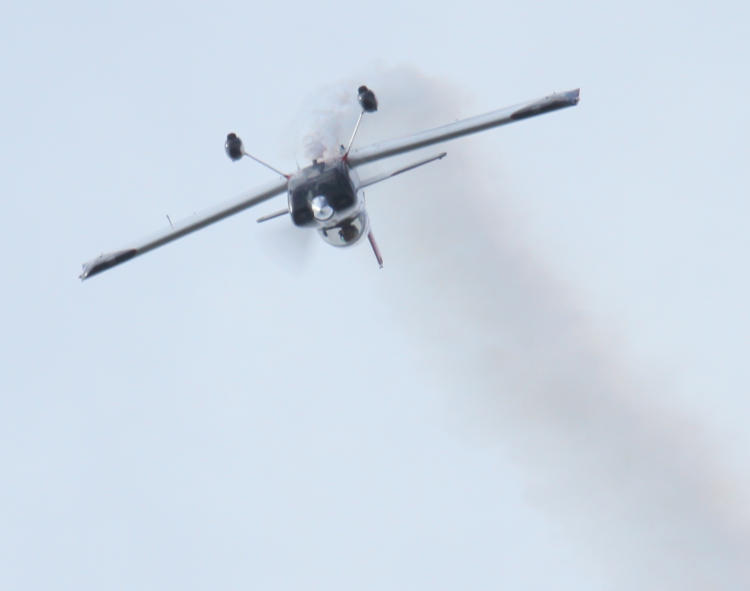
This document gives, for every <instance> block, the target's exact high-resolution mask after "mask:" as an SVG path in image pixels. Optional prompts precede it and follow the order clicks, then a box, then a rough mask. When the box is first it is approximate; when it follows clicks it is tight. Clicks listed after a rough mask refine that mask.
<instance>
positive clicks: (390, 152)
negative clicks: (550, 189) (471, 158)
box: [348, 88, 580, 166]
mask: <svg viewBox="0 0 750 591" xmlns="http://www.w3.org/2000/svg"><path fill="white" fill-rule="evenodd" d="M579 94H580V89H579V88H576V89H575V90H568V91H567V92H557V93H555V94H551V95H549V96H546V97H544V98H542V99H537V100H534V101H528V102H525V103H520V104H518V105H514V106H512V107H507V108H505V109H499V110H497V111H492V112H490V113H485V114H484V115H477V116H476V117H470V118H469V119H462V120H461V121H456V122H455V123H449V124H448V125H443V126H442V127H435V128H434V129H428V130H427V131H422V132H419V133H416V134H414V135H410V136H407V137H403V138H399V139H395V140H388V141H385V142H380V143H377V144H372V145H371V146H367V147H364V148H360V149H358V150H352V151H351V152H350V153H349V156H348V160H349V164H350V166H359V165H361V164H367V163H368V162H373V161H375V160H380V159H381V158H388V157H389V156H395V155H397V154H402V153H404V152H409V151H410V150H417V149H419V148H424V147H425V146H430V145H432V144H437V143H439V142H444V141H446V140H451V139H453V138H457V137H461V136H464V135H469V134H470V133H476V132H478V131H483V130H485V129H490V128H491V127H497V126H499V125H505V124H506V123H513V122H514V121H520V120H522V119H528V118H529V117H534V116H535V115H541V114H543V113H549V112H550V111H556V110H557V109H563V108H565V107H573V106H575V105H577V104H578V98H579Z"/></svg>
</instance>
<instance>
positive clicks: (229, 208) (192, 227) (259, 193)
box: [80, 179, 288, 279]
mask: <svg viewBox="0 0 750 591" xmlns="http://www.w3.org/2000/svg"><path fill="white" fill-rule="evenodd" d="M287 183H288V180H287V179H278V180H276V181H273V182H272V183H268V184H267V185H265V186H263V187H259V188H258V189H257V190H255V191H251V192H249V193H245V194H243V195H240V196H239V197H235V198H234V199H231V200H229V201H226V202H224V203H222V204H220V205H217V206H216V207H213V208H211V209H208V210H206V211H203V212H201V213H198V214H196V215H194V216H192V217H190V218H188V219H186V220H183V221H182V222H179V223H177V224H174V225H173V226H172V227H170V228H169V229H168V230H166V231H164V232H160V233H158V234H155V235H153V236H151V237H149V238H146V239H144V240H141V241H140V242H135V243H133V244H131V245H129V246H126V247H125V248H121V249H120V250H115V251H113V252H109V253H105V254H102V255H100V256H98V257H97V258H95V259H94V260H92V261H89V262H88V263H84V264H83V272H82V273H81V275H80V278H81V279H88V278H89V277H91V276H92V275H96V274H97V273H101V272H102V271H106V270H107V269H110V268H112V267H114V266H116V265H119V264H120V263H124V262H125V261H129V260H130V259H132V258H133V257H137V256H138V255H141V254H143V253H146V252H148V251H149V250H153V249H154V248H158V247H159V246H162V245H163V244H166V243H167V242H172V240H177V239H178V238H182V237H183V236H185V235H186V234H190V233H191V232H195V231H196V230H200V229H201V228H204V227H206V226H208V225H210V224H213V223H214V222H218V221H219V220H222V219H224V218H226V217H229V216H230V215H234V214H236V213H239V212H241V211H243V210H245V209H247V208H248V207H252V206H253V205H258V204H259V203H262V202H263V201H266V200H268V199H271V198H272V197H275V196H276V195H280V194H281V193H283V192H285V191H286V190H287Z"/></svg>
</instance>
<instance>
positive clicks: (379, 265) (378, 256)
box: [367, 231, 383, 269]
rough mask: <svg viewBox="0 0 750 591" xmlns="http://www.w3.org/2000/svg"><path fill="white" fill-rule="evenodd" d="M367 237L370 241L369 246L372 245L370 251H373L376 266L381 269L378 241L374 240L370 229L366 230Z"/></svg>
mask: <svg viewBox="0 0 750 591" xmlns="http://www.w3.org/2000/svg"><path fill="white" fill-rule="evenodd" d="M367 239H368V240H369V241H370V246H372V252H374V253H375V258H376V259H377V260H378V267H380V268H381V269H382V268H383V257H382V255H381V254H380V249H379V248H378V243H377V242H375V236H373V235H372V231H370V232H368V234H367Z"/></svg>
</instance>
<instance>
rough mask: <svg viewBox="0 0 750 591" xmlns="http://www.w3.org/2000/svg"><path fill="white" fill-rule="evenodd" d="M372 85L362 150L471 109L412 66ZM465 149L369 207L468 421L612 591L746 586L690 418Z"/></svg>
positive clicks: (733, 525) (733, 532) (330, 136)
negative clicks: (541, 257)
mask: <svg viewBox="0 0 750 591" xmlns="http://www.w3.org/2000/svg"><path fill="white" fill-rule="evenodd" d="M365 82H366V83H367V84H368V85H370V86H371V87H372V88H373V89H374V90H375V91H376V93H377V94H378V97H379V100H380V104H381V110H380V112H379V113H378V115H377V116H376V117H377V121H376V119H375V118H372V119H369V120H366V121H365V122H364V124H363V126H364V129H363V132H362V138H360V139H359V140H358V142H357V143H358V144H359V145H362V144H364V143H365V142H367V141H368V140H376V139H383V138H386V137H389V136H393V135H403V134H405V133H408V132H410V131H415V130H417V129H419V128H423V127H426V126H433V125H436V124H440V123H444V122H445V121H446V120H450V118H452V117H458V116H459V113H458V110H457V105H458V104H460V103H461V98H460V96H459V95H458V93H457V92H456V91H454V90H453V89H451V88H447V87H446V85H445V84H442V83H440V82H438V81H436V80H431V79H428V78H425V77H424V76H422V75H420V74H419V73H417V72H415V71H413V70H410V69H406V68H402V69H396V70H390V71H381V72H377V73H375V74H372V73H371V74H368V76H367V80H366V81H365ZM359 83H360V81H359V80H357V81H350V82H347V84H346V88H347V92H349V93H351V89H352V88H355V87H356V85H358V84H359ZM348 100H349V101H350V102H351V99H348ZM497 106H501V105H497ZM464 114H466V113H464ZM354 115H355V114H354V113H348V112H345V110H344V109H343V107H341V105H340V104H339V105H338V106H337V107H336V108H335V109H334V110H333V111H329V112H327V113H326V112H325V111H320V112H319V116H318V117H317V118H316V121H315V123H316V124H317V125H320V126H321V128H322V129H323V130H324V131H323V133H321V134H319V135H318V136H315V137H316V138H317V139H318V140H320V144H321V145H322V144H326V142H327V144H326V148H327V149H329V150H332V149H335V147H336V146H337V145H338V143H339V142H342V141H344V140H345V138H343V137H342V130H343V129H346V128H349V126H350V125H351V124H353V119H354ZM568 115H569V116H571V121H573V120H574V119H573V115H575V113H571V114H568ZM572 125H574V123H572ZM467 144H468V142H467ZM462 145H463V144H461V143H460V142H454V143H453V144H449V148H448V152H449V156H448V158H447V159H446V160H445V164H444V165H443V163H442V162H441V164H440V166H437V167H434V168H433V169H430V170H427V169H424V170H423V171H420V172H419V174H416V173H415V174H413V175H411V176H408V175H407V176H405V177H403V178H399V179H398V180H395V179H394V181H392V182H391V184H390V185H389V186H388V187H387V189H384V190H383V191H381V192H379V193H378V199H383V200H386V199H387V203H383V204H382V205H378V207H377V208H375V206H374V205H373V204H374V200H373V199H371V205H370V211H371V216H372V217H373V218H374V225H375V229H376V231H377V232H378V237H379V240H380V242H381V245H382V246H383V248H384V250H385V251H386V266H387V269H386V272H387V273H389V274H390V275H391V276H392V277H393V281H392V283H393V284H394V285H395V286H401V287H402V289H399V290H398V292H396V291H395V290H394V289H385V290H383V293H382V294H381V296H382V297H384V298H391V301H392V303H393V308H394V310H397V311H398V313H400V314H402V315H403V320H404V322H405V323H406V324H408V326H409V327H410V328H411V329H412V330H415V331H417V333H418V334H419V335H421V338H422V339H423V340H424V342H425V347H427V348H428V350H429V354H430V355H431V357H432V358H433V359H434V361H435V367H436V368H444V369H441V370H440V371H443V372H444V374H445V379H446V380H448V381H449V383H451V384H452V385H453V388H452V389H453V391H454V394H453V405H454V406H455V411H456V412H457V413H458V414H459V415H460V416H462V417H463V418H464V427H465V429H466V430H467V431H471V432H472V433H474V434H476V436H478V437H479V438H480V441H482V443H483V444H485V445H502V446H506V447H508V448H510V449H512V450H514V453H515V455H516V457H517V458H518V460H519V462H520V463H522V464H523V465H525V466H527V468H528V473H529V480H530V484H529V486H530V488H531V501H530V502H533V503H535V504H538V505H541V506H543V507H545V508H546V509H547V510H548V511H549V512H550V514H552V515H554V516H555V517H556V518H558V519H559V520H560V522H561V523H563V524H564V526H565V527H566V529H567V530H568V531H569V532H570V535H571V536H574V537H576V538H579V539H580V540H583V541H584V542H585V543H587V544H588V545H589V546H590V547H591V549H592V553H593V554H594V555H595V556H596V557H597V559H598V560H599V561H602V562H604V563H605V564H606V565H607V568H608V570H609V572H611V573H612V575H613V581H612V588H618V589H620V588H621V589H632V588H634V587H635V586H645V587H647V588H658V589H681V590H682V589H716V588H731V589H739V588H750V567H749V566H748V561H747V557H748V556H750V545H749V544H748V536H747V529H746V527H745V525H746V524H745V522H744V521H743V520H742V518H743V517H744V516H742V515H741V514H740V508H739V507H738V505H737V503H736V500H735V499H734V497H733V495H734V494H736V493H735V491H734V483H733V481H732V479H731V478H729V477H727V475H726V474H724V473H722V471H721V470H720V469H719V468H718V466H717V464H716V462H714V461H712V459H711V457H710V454H709V453H708V452H707V451H706V447H705V446H704V445H702V444H701V441H700V435H699V433H698V432H696V431H695V429H694V428H691V427H690V426H689V425H688V424H686V423H685V422H684V421H682V420H681V419H680V418H679V417H678V416H677V415H676V413H667V412H665V411H664V410H662V409H661V407H660V406H659V405H658V404H656V403H654V402H652V401H653V400H658V399H660V398H663V396H661V392H660V390H659V386H658V385H654V384H653V383H651V382H650V381H649V380H648V379H647V376H640V375H638V373H637V372H635V371H633V370H631V369H629V368H627V366H626V363H625V360H623V359H620V358H618V355H617V353H616V352H613V351H610V350H609V347H608V345H607V344H606V343H604V342H601V341H600V340H599V339H598V337H597V336H596V333H595V332H594V331H593V330H592V328H591V327H590V326H589V323H588V322H587V320H586V318H585V314H583V313H582V312H581V311H580V310H578V309H577V307H576V305H575V303H574V301H573V299H572V297H571V295H570V294H567V293H566V292H565V290H564V289H563V288H562V287H561V286H560V285H559V284H558V283H557V282H556V281H555V280H554V279H553V278H552V277H551V276H550V275H549V274H548V273H547V272H546V271H545V269H544V267H543V266H542V265H541V264H540V263H539V262H537V261H535V260H534V258H533V256H531V254H530V253H529V252H526V251H525V250H524V249H523V248H522V247H521V246H520V245H521V244H522V240H521V237H519V236H515V235H514V230H513V224H512V217H511V216H510V215H509V214H508V213H507V212H502V211H499V212H498V211H495V212H493V213H492V215H490V216H488V212H491V210H492V209H493V204H497V203H499V202H500V201H501V200H502V193H500V194H498V191H497V184H498V181H499V179H497V177H496V175H493V174H492V171H491V162H490V159H488V158H483V157H482V155H481V154H472V157H471V158H468V157H466V156H465V155H464V154H463V153H462V150H461V146H462ZM477 163H484V164H485V166H487V167H488V168H489V173H488V174H485V171H483V170H482V169H481V168H479V166H478V164H477ZM483 178H485V179H487V180H486V181H484V182H483V181H482V180H481V179H483ZM490 179H492V180H490ZM487 183H492V184H491V185H488V184H487ZM381 196H382V197H381ZM375 209H377V212H375V213H376V214H377V215H374V213H373V212H374V211H375ZM488 217H489V218H491V219H490V221H489V222H485V221H484V220H486V219H487V218H488ZM415 286H417V287H415ZM436 319H437V320H439V321H438V322H436ZM436 371H437V369H436ZM498 502H501V501H500V500H499V501H498Z"/></svg>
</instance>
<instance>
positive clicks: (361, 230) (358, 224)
mask: <svg viewBox="0 0 750 591" xmlns="http://www.w3.org/2000/svg"><path fill="white" fill-rule="evenodd" d="M368 227H369V221H368V218H367V213H366V212H365V211H364V210H362V211H360V212H359V213H358V214H357V215H355V216H353V217H350V218H348V219H346V220H344V221H342V222H339V223H337V224H335V225H333V226H329V227H326V228H320V229H319V230H318V232H320V235H321V236H322V238H323V240H325V241H326V242H327V243H328V244H330V245H332V246H351V245H352V244H355V243H357V242H359V240H360V239H361V238H362V237H363V236H364V235H365V234H367V232H368V229H369V228H368Z"/></svg>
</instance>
